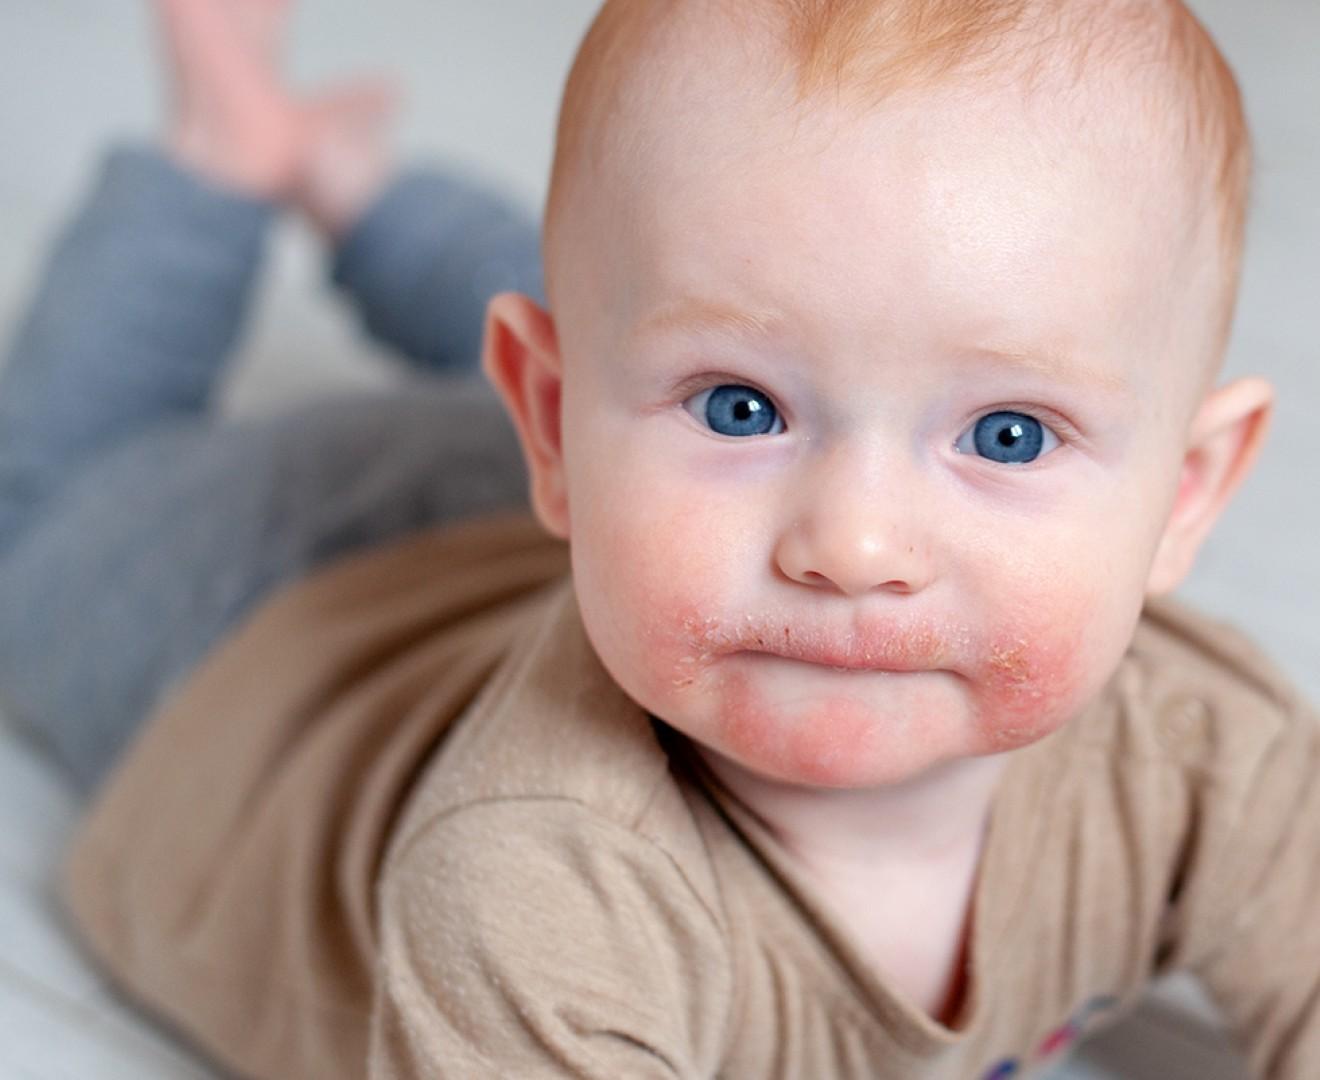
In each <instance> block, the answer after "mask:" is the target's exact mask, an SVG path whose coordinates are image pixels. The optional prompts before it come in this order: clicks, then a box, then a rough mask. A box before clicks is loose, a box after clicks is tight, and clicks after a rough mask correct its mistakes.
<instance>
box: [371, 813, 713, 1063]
mask: <svg viewBox="0 0 1320 1080" xmlns="http://www.w3.org/2000/svg"><path fill="white" fill-rule="evenodd" d="M380 925H381V936H382V947H381V966H380V969H379V971H378V978H377V990H376V1000H375V1006H374V1010H373V1021H372V1047H371V1067H370V1076H371V1077H372V1078H373V1080H403V1078H413V1077H451V1076H452V1077H462V1078H464V1080H468V1078H471V1080H480V1078H486V1077H490V1078H496V1077H512V1076H517V1077H520V1078H528V1080H534V1078H551V1077H554V1078H565V1077H575V1078H593V1080H594V1078H599V1080H618V1078H620V1077H629V1078H637V1080H652V1078H653V1080H662V1078H663V1080H675V1078H682V1080H696V1078H699V1077H704V1078H709V1077H713V1076H714V1075H715V1074H716V1072H717V1071H718V1063H719V1059H720V1057H721V1054H722V1045H723V1039H724V1031H725V1026H726V1020H725V1017H726V1012H727V1010H728V1008H729V1000H730V987H731V977H730V965H729V963H728V960H727V957H726V950H725V947H724V944H723V941H724V935H723V934H722V933H721V932H720V930H719V927H718V924H717V921H716V918H715V916H714V914H713V913H712V912H710V911H709V910H708V909H707V907H706V906H705V905H704V904H703V903H702V901H701V900H700V898H699V897H698V895H697V894H696V892H695V891H694V890H693V889H692V888H691V886H690V885H689V883H688V882H687V880H686V879H685V877H684V874H683V873H682V870H681V868H680V867H678V866H677V865H676V864H675V863H674V862H673V861H672V860H671V859H670V858H669V857H668V856H667V855H666V854H665V853H664V852H663V851H661V850H660V849H659V848H658V847H657V846H656V845H655V844H654V843H652V842H651V841H649V840H647V839H645V838H644V837H640V836H638V835H636V834H635V833H632V832H630V831H629V830H627V829H624V828H622V827H621V826H618V825H616V824H614V823H612V822H609V821H605V820H603V819H601V818H600V817H599V816H598V815H595V814H593V813H592V812H591V811H589V810H587V809H585V808H583V807H582V806H580V805H579V804H577V803H573V802H570V801H566V800H554V801H551V800H522V801H516V802H495V803H488V804H481V805H479V806H477V807H474V808H469V809H465V810H461V811H458V812H456V813H452V814H450V815H447V816H446V817H444V818H442V819H440V820H439V821H437V822H434V823H432V824H431V825H430V826H429V827H427V828H426V829H425V830H423V831H422V832H421V833H419V834H417V835H416V836H415V837H414V838H413V839H412V840H411V841H410V842H408V843H407V845H406V847H405V848H404V849H402V850H401V851H400V852H398V853H396V857H395V858H394V859H393V860H392V862H391V867H390V869H389V870H388V871H387V872H386V874H385V878H384V881H383V884H382V891H381V919H380Z"/></svg>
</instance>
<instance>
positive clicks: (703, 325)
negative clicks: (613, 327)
mask: <svg viewBox="0 0 1320 1080" xmlns="http://www.w3.org/2000/svg"><path fill="white" fill-rule="evenodd" d="M778 322H779V319H778V318H777V317H776V316H774V315H772V314H769V313H762V312H749V311H744V310H743V309H742V308H739V307H735V306H733V305H732V304H726V303H721V302H719V301H716V300H706V299H702V298H699V297H695V296H685V297H682V298H681V299H678V300H675V301H674V302H673V303H671V304H667V305H665V306H664V307H662V308H661V309H660V310H659V311H657V312H655V313H654V314H652V315H649V316H648V317H647V318H645V319H644V320H642V322H641V323H640V325H638V327H637V329H636V332H635V336H636V337H638V338H648V337H652V336H659V335H661V334H665V333H671V332H674V331H679V330H685V331H692V330H701V331H706V332H714V333H722V334H729V335H737V336H740V337H769V336H770V334H771V333H772V332H773V330H774V328H775V325H776V324H777V323H778Z"/></svg>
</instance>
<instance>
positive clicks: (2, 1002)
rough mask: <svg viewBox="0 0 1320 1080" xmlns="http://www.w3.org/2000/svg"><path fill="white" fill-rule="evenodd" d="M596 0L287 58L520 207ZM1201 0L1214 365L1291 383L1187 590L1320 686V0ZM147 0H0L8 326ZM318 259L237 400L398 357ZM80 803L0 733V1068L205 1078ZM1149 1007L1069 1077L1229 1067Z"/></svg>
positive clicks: (303, 49) (241, 376)
mask: <svg viewBox="0 0 1320 1080" xmlns="http://www.w3.org/2000/svg"><path fill="white" fill-rule="evenodd" d="M595 7H596V0H482V2H476V0H374V2H372V3H369V4H368V3H363V2H362V0H303V2H302V3H301V5H300V8H299V14H298V17H297V21H296V25H295V31H294V34H293V35H292V40H291V42H290V46H291V48H290V70H291V71H292V72H293V76H294V81H295V82H297V83H299V84H301V85H305V86H312V85H316V84H318V83H321V82H325V81H330V80H333V79H335V78H336V77H338V76H342V75H346V74H352V73H354V72H358V71H364V70H365V71H385V72H392V73H394V75H395V76H396V77H397V79H398V80H399V82H400V84H401V87H402V89H403V91H404V95H405V100H404V107H403V111H402V114H401V116H400V124H399V129H398V136H399V143H400V145H401V146H402V148H403V152H404V156H414V157H423V158H430V159H441V160H450V161H455V162H459V163H462V164H463V165H464V166H465V167H468V168H469V169H471V170H473V171H476V172H477V173H479V174H482V175H485V176H487V177H489V179H490V182H491V184H493V185H495V186H497V187H499V188H502V189H503V190H505V191H506V192H508V193H509V194H511V195H512V196H513V197H515V198H516V199H518V200H520V201H521V202H523V203H524V204H525V205H526V206H527V207H528V208H529V209H530V210H535V209H536V208H537V207H538V205H539V203H540V200H541V198H542V196H543V193H544V187H545V182H546V175H547V171H548V168H549V162H550V154H551V149H552V139H553V130H554V117H555V112H556V109H557V105H558V95H559V90H560V85H561V83H562V80H563V77H564V75H565V73H566V71H567V68H568V64H569V62H570V60H571V57H572V53H573V50H574V48H575V46H576V44H577V41H578V40H579V38H580V36H581V34H582V32H583V30H584V29H585V27H586V25H587V23H588V21H589V20H590V18H591V15H592V13H593V12H594V10H595ZM1191 7H1192V8H1193V9H1194V10H1195V11H1196V12H1197V13H1198V14H1199V15H1200V16H1201V17H1202V18H1203V20H1204V21H1205V23H1206V24H1207V25H1208V26H1209V28H1210V30H1211V31H1212V33H1213V34H1214V35H1215V36H1216V38H1217V39H1218V41H1219V42H1220V45H1221V47H1222V48H1223V50H1224V52H1225V53H1226V54H1227V56H1228V58H1229V60H1230V62H1231V63H1232V64H1233V66H1234V67H1235V69H1236V70H1237V71H1238V74H1239V77H1240V79H1241V82H1242V85H1243V89H1244V92H1245V95H1246V100H1247V107H1248V111H1249V114H1250V118H1251V122H1252V126H1253V129H1254V135H1255V142H1256V151H1257V170H1256V188H1255V195H1254V199H1253V218H1252V223H1251V228H1250V232H1249V243H1248V250H1247V260H1246V274H1245V282H1244V288H1243V294H1242V302H1241V308H1240V314H1239V319H1238V324H1237V330H1236V334H1235V337H1234V341H1233V345H1232V351H1231V355H1230V360H1229V368H1228V374H1229V375H1234V374H1246V373H1259V374H1264V375H1266V376H1268V377H1269V378H1271V379H1273V380H1274V382H1275V383H1276V384H1277V386H1278V388H1279V391H1280V394H1279V399H1280V400H1279V409H1278V415H1277V420H1276V425H1275V428H1274V432H1273V435H1272V438H1271V441H1270V445H1269V447H1268V448H1267V451H1266V454H1265V458H1264V460H1263V461H1262V463H1261V465H1260V467H1259V469H1258V471H1257V473H1256V474H1255V476H1254V477H1253V478H1252V479H1251V480H1250V482H1249V483H1248V486H1247V488H1246V490H1245V491H1244V492H1243V493H1242V495H1241V496H1240V497H1239V498H1238V500H1237V502H1236V503H1235V504H1234V506H1233V507H1231V508H1230V510H1229V512H1228V515H1227V517H1226V519H1225V521H1224V522H1223V524H1222V525H1221V526H1220V527H1219V528H1218V530H1217V531H1216V532H1215V533H1214V535H1213V536H1212V537H1211V539H1210V541H1209V544H1208V546H1207V548H1206V550H1205V552H1204V555H1203V557H1202V560H1201V562H1200V564H1199V566H1198V568H1197V570H1196V572H1195V573H1194V575H1193V577H1192V579H1191V581H1190V582H1189V583H1188V585H1187V586H1186V587H1185V588H1184V590H1183V596H1184V597H1185V598H1187V599H1188V600H1190V601H1191V602H1193V603H1195V604H1197V605H1198V606H1200V607H1202V608H1203V609H1206V610H1208V611H1210V612H1212V613H1215V614H1218V615H1220V616H1223V617H1224V618H1227V619H1230V620H1232V621H1234V622H1236V623H1237V624H1239V625H1240V626H1242V627H1243V628H1244V629H1246V630H1247V631H1248V632H1249V633H1250V634H1251V635H1252V636H1253V637H1255V638H1256V639H1257V640H1258V641H1259V642H1260V643H1261V644H1262V645H1263V646H1264V648H1265V650H1266V651H1267V652H1268V653H1270V654H1271V655H1272V656H1273V657H1275V658H1276V660H1277V661H1278V663H1279V664H1280V666H1282V668H1283V669H1284V670H1285V671H1286V672H1287V673H1288V674H1289V675H1290V676H1291V677H1292V678H1293V680H1294V681H1295V682H1297V683H1298V684H1299V685H1300V686H1301V687H1302V688H1303V689H1304V690H1305V691H1306V692H1307V693H1308V694H1309V696H1310V697H1311V698H1312V699H1313V700H1316V701H1320V618H1318V617H1317V615H1318V612H1317V609H1318V608H1320V558H1317V556H1316V549H1317V547H1320V541H1318V540H1317V536H1318V534H1320V452H1318V451H1320V448H1318V447H1317V445H1316V431H1317V425H1316V423H1315V416H1314V410H1315V409H1316V408H1317V407H1320V363H1318V362H1317V361H1320V329H1318V326H1320V198H1317V192H1320V3H1317V0H1261V2H1258V3H1247V2H1245V0H1193V2H1191ZM149 16H150V11H149V8H148V7H147V5H146V3H144V2H143V0H0V340H5V339H7V338H8V336H9V334H10V332H11V328H12V324H13V321H14V319H15V318H16V317H17V314H18V312H19V310H20V308H21V306H22V304H23V303H24V301H25V300H26V297H27V295H28V292H29V290H30V288H31V286H32V282H33V280H34V277H35V275H36V274H37V272H38V270H39V268H40V266H41V262H42V257H43V252H44V250H45V248H46V246H47V244H48V243H49V241H50V240H51V238H52V235H53V233H54V231H55V229H56V228H57V227H58V226H59V224H60V222H61V220H62V219H63V217H64V215H65V214H66V213H67V212H68V210H69V209H70V208H71V206H72V205H73V203H74V202H75V200H77V199H78V198H79V196H80V195H81V193H82V192H83V191H84V189H85V186H86V184H87V180H88V177H89V174H90V172H91V170H92V168H93V167H94V166H95V164H96V162H97V160H98V158H99V156H100V154H101V152H102V151H103V149H104V148H105V147H106V146H107V145H109V144H110V143H111V142H113V141H115V140H122V139H138V140H149V139H152V138H154V136H155V133H156V132H157V131H159V130H160V127H161V119H162V102H161V98H162V94H161V87H162V72H161V69H160V64H159V63H158V58H157V52H156V39H155V32H154V26H153V24H152V22H151V20H150V17H149ZM323 278H324V267H323V263H322V261H321V252H320V250H319V248H318V246H317V244H316V242H315V241H314V239H313V238H312V237H311V236H310V235H309V234H308V233H307V232H305V231H304V230H302V229H301V228H300V227H298V226H297V225H295V224H289V225H287V226H286V227H284V228H283V229H282V230H281V231H280V232H279V234H278V236H277V238H276V243H275V244H274V245H273V247H272V251H271V261H270V265H269V267H268V272H267V277H266V282H265V289H264V290H263V294H262V299H261V302H260V305H259V308H258V310H257V314H256V318H255V320H254V322H253V324H252V326H251V328H250V333H249V335H248V338H247V341H246V346H245V349H244V352H243V354H242V357H241V360H240V362H239V363H238V364H236V365H235V367H234V369H233V373H232V376H231V378H230V379H229V381H228V383H227V386H226V397H225V401H226V406H227V408H229V409H231V410H234V411H238V412H243V411H252V410H262V409H267V408H272V407H277V406H278V405H280V404H282V403H285V402H287V401H289V400H292V399H294V398H296V397H300V396H305V395H307V394H312V393H318V392H321V391H324V390H327V389H331V388H342V387H344V386H346V385H349V386H351V385H354V384H360V385H370V384H373V383H378V382H380V381H385V380H390V379H393V378H396V377H397V372H396V371H395V369H394V367H393V366H392V364H391V362H390V361H389V360H388V359H387V358H385V357H383V356H381V355H379V354H377V353H374V352H373V351H372V350H371V348H370V347H368V346H367V345H366V344H365V343H363V342H362V341H361V339H359V338H358V336H357V334H356V331H355V329H354V328H353V326H352V325H351V324H350V322H349V321H348V319H347V318H346V316H345V314H344V313H343V312H342V311H340V309H339V308H338V307H337V306H336V305H335V303H334V302H333V300H332V299H331V298H330V296H329V294H328V292H327V291H326V290H325V289H323V288H322V287H321V286H322V282H323ZM0 362H3V361H0ZM74 809H75V808H74V805H73V803H72V801H71V799H70V797H69V795H68V793H67V791H66V790H65V789H64V788H63V786H62V784H61V783H60V781H59V779H58V777H56V776H54V775H53V774H52V773H50V772H49V770H47V769H46V768H45V767H44V764H43V763H42V762H40V761H39V760H37V759H35V758H34V757H33V756H32V754H31V752H30V751H29V750H28V749H27V748H26V747H25V746H23V745H22V744H20V743H18V742H17V741H16V740H15V739H14V738H13V737H12V736H11V735H9V734H8V733H5V732H4V731H3V730H0V1076H4V1077H14V1078H24V1077H41V1078H47V1077H65V1076H68V1077H78V1078H88V1077H119V1076H124V1077H134V1078H150V1077H157V1076H159V1077H166V1076H168V1077H183V1076H194V1075H195V1076H204V1075H206V1074H205V1073H204V1072H202V1071H200V1070H199V1069H198V1068H196V1067H194V1066H193V1065H192V1064H190V1063H189V1062H188V1060H187V1059H186V1058H184V1057H182V1056H180V1055H179V1054H178V1053H177V1052H176V1051H174V1050H173V1049H172V1048H171V1046H170V1044H169V1043H168V1041H167V1040H166V1039H164V1038H161V1037H160V1036H158V1035H156V1034H154V1033H153V1032H151V1030H150V1029H148V1028H146V1027H145V1026H143V1025H142V1024H140V1023H139V1022H137V1021H136V1020H134V1019H133V1018H132V1017H131V1016H130V1015H129V1014H127V1013H125V1012H124V1011H123V1010H122V1009H121V1008H120V1007H119V1006H117V1005H116V1004H115V1003H114V1001H113V998H112V997H111V996H110V995H109V994H108V992H107V991H106V989H105V987H104V986H103V985H102V984H101V982H100V980H99V979H98V977H97V976H96V975H95V974H94V973H93V972H91V971H90V970H89V969H87V968H86V966H85V965H84V964H83V963H82V961H81V960H80V959H79V958H78V956H77V955H76V954H75V953H74V952H73V951H71V950H70V948H69V947H68V945H67V944H66V943H65V942H64V939H63V937H62V935H61V932H60V928H59V925H58V921H57V917H56V916H55V914H54V912H53V909H52V906H51V903H50V899H49V896H50V879H51V873H52V868H53V866H54V865H55V858H56V854H57V851H58V848H59V845H60V843H61V840H62V837H63V836H64V835H65V833H66V831H67V829H68V827H69V824H70V822H71V821H72V818H73V814H74ZM1146 1023H1147V1027H1146V1028H1145V1029H1143V1028H1141V1027H1140V1022H1139V1023H1138V1026H1137V1027H1129V1028H1128V1029H1127V1032H1126V1034H1125V1035H1124V1036H1123V1037H1122V1038H1120V1039H1118V1040H1110V1045H1109V1047H1108V1048H1107V1052H1108V1054H1109V1055H1110V1061H1111V1065H1110V1071H1106V1072H1104V1073H1101V1072H1098V1071H1087V1070H1088V1068H1089V1067H1088V1066H1087V1065H1086V1064H1085V1063H1083V1064H1081V1065H1079V1066H1077V1070H1078V1071H1076V1072H1075V1073H1074V1075H1076V1076H1078V1077H1081V1076H1095V1077H1098V1076H1101V1075H1105V1076H1122V1077H1129V1078H1137V1077H1145V1076H1150V1077H1156V1076H1158V1077H1160V1078H1161V1080H1179V1078H1181V1077H1187V1078H1189V1080H1190V1078H1192V1077H1195V1078H1196V1080H1212V1078H1214V1077H1219V1076H1223V1077H1230V1076H1234V1075H1237V1074H1236V1071H1235V1070H1233V1069H1232V1067H1231V1066H1230V1065H1229V1064H1227V1060H1226V1059H1225V1058H1222V1057H1221V1056H1219V1055H1218V1053H1217V1051H1215V1050H1214V1049H1213V1048H1209V1049H1207V1048H1205V1047H1206V1045H1208V1044H1205V1043H1204V1042H1203V1040H1202V1036H1201V1034H1200V1033H1199V1030H1198V1029H1197V1028H1196V1027H1195V1025H1190V1026H1189V1025H1185V1024H1184V1023H1183V1021H1182V1020H1181V1019H1180V1017H1179V1016H1178V1015H1177V1014H1176V1013H1174V1012H1165V1011H1161V1010H1160V1009H1155V1010H1154V1011H1153V1012H1151V1013H1149V1014H1147V1021H1146ZM1156 1028H1159V1029H1160V1032H1162V1034H1161V1035H1160V1038H1163V1039H1164V1042H1163V1043H1161V1044H1160V1045H1161V1046H1163V1047H1164V1049H1159V1048H1157V1047H1155V1046H1154V1043H1153V1042H1152V1043H1151V1044H1150V1045H1147V1044H1146V1042H1145V1041H1144V1036H1143V1035H1142V1032H1143V1031H1145V1032H1146V1033H1147V1034H1151V1037H1152V1039H1154V1038H1155V1036H1154V1034H1152V1033H1153V1032H1154V1031H1155V1029H1156ZM1170 1040H1172V1041H1170ZM1180 1040H1182V1041H1180ZM1184 1044H1185V1045H1184ZM1169 1047H1173V1048H1174V1049H1173V1050H1170V1049H1169ZM1198 1048H1200V1049H1198ZM1175 1051H1176V1052H1175ZM1198 1054H1199V1055H1200V1056H1198ZM1125 1055H1127V1056H1126V1057H1125Z"/></svg>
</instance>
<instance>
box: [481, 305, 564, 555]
mask: <svg viewBox="0 0 1320 1080" xmlns="http://www.w3.org/2000/svg"><path fill="white" fill-rule="evenodd" d="M481 366H482V369H483V370H484V371H485V373H486V378H487V379H489V380H490V382H491V384H492V385H493V386H494V387H495V389H496V390H497V391H498V392H499V395H500V397H501V398H502V399H503V400H504V407H505V408H506V409H507V410H508V412H509V416H510V417H511V418H512V420H513V423H514V427H516V428H517V430H518V438H519V439H520V440H521V442H522V448H523V455H524V457H525V458H526V460H527V471H528V474H529V476H530V478H531V501H532V509H533V510H534V511H535V512H536V516H537V518H538V519H539V520H540V522H541V524H542V525H543V526H544V527H545V528H546V530H547V531H549V532H550V533H551V534H552V535H554V536H558V537H561V538H562V539H567V538H568V532H569V528H568V491H567V485H566V482H565V476H564V455H563V440H562V430H561V421H560V412H561V400H562V392H563V367H562V364H561V361H560V356H559V342H558V337H557V335H556V333H555V326H554V320H553V319H552V318H551V316H550V314H549V312H547V311H546V310H545V309H544V308H542V307H541V306H540V305H539V304H537V303H536V302H535V301H534V300H532V299H530V298H529V297H526V296H523V295H521V294H519V293H501V294H499V295H498V296H496V297H494V298H493V299H492V300H491V302H490V304H489V305H488V306H487V308H486V334H485V343H484V346H483V349H482V357H481Z"/></svg>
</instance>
